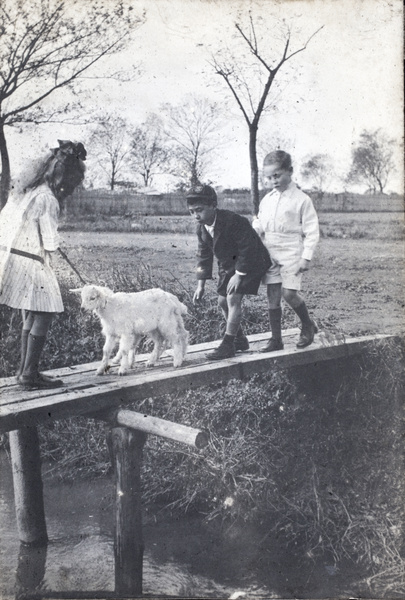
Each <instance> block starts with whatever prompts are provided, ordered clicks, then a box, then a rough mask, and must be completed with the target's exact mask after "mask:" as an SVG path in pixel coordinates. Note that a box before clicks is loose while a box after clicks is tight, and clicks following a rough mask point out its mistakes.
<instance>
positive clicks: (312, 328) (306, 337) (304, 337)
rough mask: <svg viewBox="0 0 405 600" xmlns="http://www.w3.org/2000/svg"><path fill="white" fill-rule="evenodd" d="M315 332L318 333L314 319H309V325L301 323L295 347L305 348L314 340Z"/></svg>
mask: <svg viewBox="0 0 405 600" xmlns="http://www.w3.org/2000/svg"><path fill="white" fill-rule="evenodd" d="M316 333H318V326H317V324H316V323H315V321H311V323H310V325H303V326H302V329H301V334H300V337H299V340H298V342H297V348H306V347H307V346H310V345H311V344H312V342H313V341H314V336H315V334H316Z"/></svg>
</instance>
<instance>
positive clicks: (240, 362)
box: [0, 334, 395, 431]
mask: <svg viewBox="0 0 405 600" xmlns="http://www.w3.org/2000/svg"><path fill="white" fill-rule="evenodd" d="M268 335H269V334H260V340H261V341H262V340H263V339H267V338H268ZM262 336H263V337H262ZM393 337H395V336H392V335H379V336H365V337H362V338H347V339H346V341H345V343H341V344H338V345H335V346H327V347H326V346H323V345H322V343H321V340H320V339H319V336H317V338H318V339H316V341H315V342H314V343H313V344H312V345H311V346H309V347H308V348H305V349H303V350H298V349H297V348H296V347H295V339H291V340H286V344H285V348H284V350H280V351H278V352H272V353H267V354H261V353H258V352H255V351H254V350H255V349H256V348H255V344H257V342H256V340H252V338H253V336H249V339H250V340H251V341H252V350H251V351H249V352H244V353H241V354H238V355H237V356H236V357H234V358H231V359H227V360H222V361H212V362H209V361H207V359H206V357H205V352H204V351H202V350H201V349H199V350H198V351H194V350H195V347H191V348H193V351H191V352H190V353H189V354H188V355H187V360H186V361H185V363H184V364H183V365H182V367H180V368H178V369H173V367H172V365H171V360H170V358H166V359H164V360H162V361H161V364H159V365H158V366H156V367H153V368H151V369H146V368H145V367H144V365H142V364H138V365H137V367H136V368H135V369H134V370H133V371H131V372H130V373H129V374H128V375H127V376H125V377H118V376H117V375H115V374H114V373H112V374H111V375H110V374H109V375H108V376H101V377H97V376H96V375H95V374H94V375H92V374H91V373H88V372H87V373H75V372H71V373H70V374H69V375H67V376H66V377H65V380H66V385H65V387H63V388H59V389H57V390H55V389H54V390H41V391H23V390H21V389H20V388H19V387H18V386H17V385H15V384H14V385H12V386H10V387H9V388H6V389H2V390H1V398H0V431H9V430H12V429H16V428H20V427H21V426H23V425H33V424H35V423H38V422H41V421H44V420H48V419H57V418H62V417H67V416H72V415H84V414H89V413H94V412H97V411H101V410H106V409H112V408H116V407H122V406H123V405H124V404H125V403H127V402H130V401H140V400H142V399H144V398H148V397H154V396H159V395H162V394H166V393H173V392H177V391H180V390H190V389H195V388H197V387H199V386H202V385H207V384H211V383H215V382H219V381H222V382H225V381H229V380H230V379H241V378H244V377H249V376H251V375H252V374H254V373H260V372H266V371H268V370H270V369H274V368H277V369H285V368H290V367H293V366H297V365H303V364H309V363H313V362H320V361H325V360H334V359H338V358H342V357H345V356H351V355H352V354H356V353H359V352H362V351H363V350H364V349H366V348H367V346H368V345H370V344H374V343H375V342H377V341H378V340H384V339H388V338H393ZM216 343H218V342H216ZM214 345H215V343H214ZM199 346H200V347H201V345H199ZM203 347H204V348H205V345H203ZM52 373H53V374H58V371H52Z"/></svg>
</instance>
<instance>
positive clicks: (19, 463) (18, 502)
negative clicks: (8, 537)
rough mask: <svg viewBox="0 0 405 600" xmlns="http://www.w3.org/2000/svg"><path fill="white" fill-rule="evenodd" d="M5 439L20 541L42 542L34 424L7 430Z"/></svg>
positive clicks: (44, 538)
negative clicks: (7, 436) (7, 433)
mask: <svg viewBox="0 0 405 600" xmlns="http://www.w3.org/2000/svg"><path fill="white" fill-rule="evenodd" d="M9 441H10V452H11V465H12V469H13V485H14V500H15V510H16V517H17V528H18V535H19V538H20V542H22V543H24V544H27V545H37V546H39V545H45V544H46V543H47V541H48V535H47V532H46V522H45V510H44V498H43V486H42V476H41V456H40V450H39V438H38V433H37V430H36V428H35V427H24V429H21V430H20V431H11V432H10V438H9Z"/></svg>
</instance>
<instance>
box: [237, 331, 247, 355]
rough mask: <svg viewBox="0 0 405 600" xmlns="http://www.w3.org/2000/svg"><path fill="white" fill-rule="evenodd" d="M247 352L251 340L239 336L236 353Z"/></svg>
mask: <svg viewBox="0 0 405 600" xmlns="http://www.w3.org/2000/svg"><path fill="white" fill-rule="evenodd" d="M245 350H249V340H248V339H247V337H246V336H245V335H241V336H240V337H238V336H237V337H236V338H235V351H236V352H238V351H239V352H244V351H245Z"/></svg>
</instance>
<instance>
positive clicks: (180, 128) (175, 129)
mask: <svg viewBox="0 0 405 600" xmlns="http://www.w3.org/2000/svg"><path fill="white" fill-rule="evenodd" d="M163 110H164V112H165V113H166V115H167V120H166V128H165V132H166V136H167V138H168V140H170V142H171V145H172V150H173V151H172V160H173V162H174V163H175V165H174V166H173V167H172V173H173V174H175V175H177V176H178V177H180V179H181V180H182V181H183V182H187V185H195V184H197V183H200V182H201V181H202V180H203V179H205V178H206V177H207V174H208V170H209V167H210V165H211V162H212V159H213V156H214V155H215V151H216V149H217V148H218V146H219V145H220V141H219V133H220V129H221V128H222V119H221V116H220V114H219V109H218V106H217V105H216V103H214V102H209V101H208V100H207V99H206V98H200V97H197V96H194V95H190V96H189V97H187V98H186V99H185V101H184V103H183V104H181V105H179V106H171V105H169V104H166V105H164V106H163Z"/></svg>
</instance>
